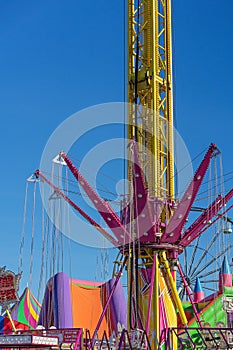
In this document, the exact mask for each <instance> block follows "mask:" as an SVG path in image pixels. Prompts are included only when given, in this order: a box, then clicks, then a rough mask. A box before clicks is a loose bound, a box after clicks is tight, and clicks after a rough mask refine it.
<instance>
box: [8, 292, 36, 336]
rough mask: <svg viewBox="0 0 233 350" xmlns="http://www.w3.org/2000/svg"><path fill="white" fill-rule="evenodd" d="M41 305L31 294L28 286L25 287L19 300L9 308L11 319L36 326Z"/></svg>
mask: <svg viewBox="0 0 233 350" xmlns="http://www.w3.org/2000/svg"><path fill="white" fill-rule="evenodd" d="M40 309H41V305H40V303H39V302H38V301H37V300H36V298H35V297H34V296H33V295H32V293H31V291H30V290H29V288H25V290H24V292H23V294H22V295H21V297H20V299H19V301H18V302H17V303H16V304H15V305H14V306H13V308H12V309H11V317H12V319H13V320H16V321H18V322H21V323H23V324H25V325H28V326H29V327H30V328H33V329H34V328H36V326H37V322H38V319H39V314H40Z"/></svg>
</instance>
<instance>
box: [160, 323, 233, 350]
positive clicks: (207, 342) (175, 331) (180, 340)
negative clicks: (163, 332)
mask: <svg viewBox="0 0 233 350" xmlns="http://www.w3.org/2000/svg"><path fill="white" fill-rule="evenodd" d="M174 343H176V344H177V349H178V350H184V349H185V350H192V349H197V350H202V349H203V350H204V349H212V350H213V349H225V350H226V349H228V350H233V329H232V328H208V327H203V328H191V327H190V328H169V329H168V330H167V336H166V343H165V349H166V350H173V349H174Z"/></svg>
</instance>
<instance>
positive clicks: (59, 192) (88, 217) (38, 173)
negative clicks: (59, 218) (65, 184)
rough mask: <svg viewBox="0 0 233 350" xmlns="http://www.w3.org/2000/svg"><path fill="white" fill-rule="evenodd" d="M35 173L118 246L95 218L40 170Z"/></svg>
mask: <svg viewBox="0 0 233 350" xmlns="http://www.w3.org/2000/svg"><path fill="white" fill-rule="evenodd" d="M35 175H36V176H38V177H40V178H41V179H42V180H44V181H45V182H47V184H48V185H49V186H50V187H51V188H53V189H54V191H56V192H57V193H58V194H59V195H60V196H61V197H62V198H63V199H65V201H66V202H67V203H69V204H70V205H71V206H72V207H73V208H74V209H75V210H76V211H77V212H79V214H81V215H82V216H83V217H84V218H85V219H86V220H87V221H88V222H89V223H90V224H91V225H92V226H94V227H95V228H96V229H97V230H98V231H99V232H100V233H101V234H102V235H103V236H104V237H105V238H107V239H108V240H109V241H110V242H111V243H112V244H113V245H114V246H116V247H117V246H118V242H117V241H116V240H115V239H114V238H113V237H112V236H111V235H110V234H109V233H108V232H107V231H106V230H104V229H103V228H102V227H101V226H100V225H99V224H98V223H97V222H96V221H95V220H93V219H92V218H91V217H90V216H89V215H87V214H86V213H85V212H84V211H83V210H82V209H81V208H80V207H79V206H78V205H77V204H75V203H74V202H73V201H72V200H71V199H70V198H68V197H67V196H66V195H65V194H64V193H63V192H62V191H61V190H60V189H59V188H58V187H56V186H54V184H53V183H52V182H50V181H49V180H48V179H47V178H46V177H45V176H44V175H43V174H42V173H41V172H40V170H36V172H35Z"/></svg>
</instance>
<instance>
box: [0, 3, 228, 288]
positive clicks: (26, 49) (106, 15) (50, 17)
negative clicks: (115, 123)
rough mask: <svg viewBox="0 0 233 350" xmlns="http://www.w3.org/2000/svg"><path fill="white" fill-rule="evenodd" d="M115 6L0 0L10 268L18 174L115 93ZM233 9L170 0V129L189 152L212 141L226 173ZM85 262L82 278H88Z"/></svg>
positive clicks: (17, 229) (21, 189) (119, 26)
mask: <svg viewBox="0 0 233 350" xmlns="http://www.w3.org/2000/svg"><path fill="white" fill-rule="evenodd" d="M123 9H124V4H123V1H122V0H119V1H115V2H110V1H106V0H99V1H93V0H90V1H80V2H78V1H75V0H68V1H64V0H63V1H62V0H56V1H55V0H49V1H45V0H41V1H29V0H21V1H17V0H10V1H7V2H6V1H3V0H0V47H1V55H0V77H1V78H0V96H1V103H0V117H1V138H0V148H1V153H2V156H1V173H0V177H1V183H2V188H1V201H0V225H1V238H2V239H1V258H0V266H2V265H6V266H7V268H9V269H13V270H14V271H17V269H18V255H19V244H20V237H21V227H22V220H23V201H24V193H25V180H26V178H28V176H30V175H31V173H32V172H33V171H34V170H35V169H37V168H38V166H39V162H40V158H41V154H42V152H43V149H44V146H45V144H46V142H47V140H48V138H49V136H50V135H51V133H52V132H53V131H54V129H55V128H56V127H57V126H58V125H59V124H60V123H61V122H62V121H63V120H65V119H66V118H67V117H69V116H70V115H72V114H73V113H75V112H77V111H79V110H81V109H83V108H85V107H89V106H92V105H95V104H100V103H105V102H115V101H123V100H124V15H123V14H124V11H123ZM232 12H233V3H232V1H231V0H225V1H223V2H221V5H220V3H219V1H217V0H212V1H210V0H205V1H199V2H198V1H194V0H190V1H186V2H185V4H184V1H183V0H176V1H174V37H175V50H174V56H175V67H176V68H175V75H176V86H175V96H176V123H177V129H178V131H179V132H180V134H181V135H182V137H183V138H184V141H185V143H186V145H187V147H188V149H189V152H190V154H191V157H192V158H193V157H195V155H196V154H198V153H200V152H201V151H203V149H205V148H206V147H208V145H209V143H210V142H211V141H213V142H215V143H216V144H217V145H218V147H219V148H220V149H221V151H222V153H223V163H224V172H225V173H227V172H230V171H232V170H233V169H232V127H233V118H232V80H233V71H232V62H233V57H232V56H233V48H232V36H233V28H232ZM229 187H230V183H229V182H228V188H229ZM75 249H76V248H75ZM84 250H85V249H84ZM25 254H26V253H25ZM75 254H76V251H75ZM88 254H89V253H88V250H86V251H85V252H84V253H80V256H81V259H82V261H84V260H85V259H84V258H85V256H88ZM85 264H86V265H85V266H86V269H80V272H82V277H81V278H84V275H87V276H86V278H88V277H89V276H90V278H93V274H92V273H91V271H93V270H92V267H91V261H90V259H86V262H85ZM81 270H82V271H81ZM84 272H85V274H84ZM78 273H79V271H77V276H76V277H77V278H78V277H79V276H78ZM26 280H27V278H26V277H25V280H24V283H25V281H26Z"/></svg>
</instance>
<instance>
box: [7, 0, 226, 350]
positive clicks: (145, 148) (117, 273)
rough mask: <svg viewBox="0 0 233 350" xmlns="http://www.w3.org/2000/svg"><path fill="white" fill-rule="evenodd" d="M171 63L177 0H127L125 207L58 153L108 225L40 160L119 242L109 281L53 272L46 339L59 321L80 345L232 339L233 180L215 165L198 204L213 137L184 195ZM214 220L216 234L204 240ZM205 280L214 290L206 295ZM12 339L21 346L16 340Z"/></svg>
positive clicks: (159, 345) (58, 190) (160, 345)
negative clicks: (178, 181)
mask: <svg viewBox="0 0 233 350" xmlns="http://www.w3.org/2000/svg"><path fill="white" fill-rule="evenodd" d="M172 68H173V64H172V20H171V2H170V0H165V1H164V0H155V1H148V0H139V1H138V2H133V1H131V0H129V2H128V102H129V103H128V105H127V116H128V122H127V125H128V139H129V142H128V144H127V152H128V157H127V158H128V163H127V175H128V179H129V184H130V185H129V188H128V191H127V195H126V194H125V196H124V200H123V201H122V205H121V213H120V215H118V213H117V212H116V210H115V209H114V208H113V207H112V206H111V205H110V203H109V202H107V201H106V200H104V199H103V198H101V196H100V195H99V194H98V192H97V191H96V190H95V189H94V188H92V187H91V185H90V184H89V182H88V181H87V179H86V178H85V177H84V176H83V175H82V173H81V172H80V170H79V169H78V168H77V167H76V166H75V165H74V163H73V162H72V161H71V158H70V157H69V156H68V155H67V154H66V153H65V152H63V151H61V152H60V154H59V155H58V158H57V159H58V161H57V162H58V163H59V162H60V163H61V165H62V166H64V165H65V166H66V168H68V169H69V171H70V172H71V174H72V175H73V177H74V179H75V180H76V181H77V183H78V184H79V186H80V187H81V189H82V191H83V193H85V194H86V195H87V197H88V198H89V200H90V201H91V203H92V204H93V206H94V207H95V209H96V211H97V212H98V213H99V215H100V217H101V218H102V220H103V222H104V223H105V227H104V226H103V225H101V224H100V223H98V222H97V220H94V219H93V218H92V217H91V216H90V215H88V214H87V213H86V212H85V211H84V210H83V209H82V208H81V207H80V206H79V205H77V204H76V203H75V201H74V200H72V199H71V198H70V197H69V193H68V191H65V190H64V189H63V188H62V186H61V185H59V183H58V184H55V183H54V182H53V179H52V180H50V179H48V177H47V176H46V174H44V173H43V170H37V171H36V172H35V174H34V176H33V177H32V178H31V180H32V181H34V183H35V182H37V181H41V182H43V183H46V184H48V185H49V186H50V187H51V188H52V190H53V191H54V193H55V195H56V196H57V198H59V199H61V198H62V199H63V200H64V201H65V202H67V203H68V204H69V205H70V206H71V207H72V208H73V209H74V210H75V211H77V212H78V213H79V215H81V216H82V217H83V218H84V219H85V220H86V221H87V222H88V223H89V224H91V225H92V226H93V227H95V228H96V229H97V231H98V232H99V233H100V234H101V235H103V237H105V239H107V240H108V241H109V242H110V243H111V244H112V245H113V246H114V247H116V249H117V250H118V252H119V254H118V257H117V259H116V261H115V267H114V276H113V277H114V279H112V280H111V281H109V282H108V286H110V287H108V288H107V287H106V284H103V285H95V286H93V285H92V288H89V287H90V286H89V287H87V286H81V285H80V283H76V284H78V286H77V285H76V286H75V283H73V282H72V280H69V279H68V277H67V276H65V275H64V274H57V275H55V276H51V279H50V280H49V282H48V284H47V287H46V292H45V296H44V300H43V303H42V309H41V311H40V316H39V321H38V324H39V325H42V326H43V327H45V329H44V328H43V330H39V331H37V332H40V336H41V337H42V338H43V339H42V340H43V341H45V338H46V336H47V335H49V337H50V338H49V341H50V343H47V345H46V343H44V347H46V346H47V347H51V346H52V345H53V346H55V347H56V346H58V344H56V340H54V339H55V338H56V337H57V336H58V335H59V331H58V330H56V331H55V330H50V331H49V330H48V329H49V327H51V326H56V327H57V328H62V329H63V330H61V332H60V333H62V332H64V329H70V330H69V331H71V329H74V330H75V333H74V334H73V338H74V340H72V342H71V341H70V343H73V346H74V348H75V349H82V348H85V349H88V350H89V349H96V348H100V349H153V350H157V349H207V348H209V349H220V348H222V349H230V348H232V347H233V330H232V323H233V306H232V305H233V288H232V275H231V272H230V266H229V263H228V256H229V252H230V251H231V248H232V244H231V243H230V242H229V241H225V240H224V235H226V234H228V233H231V229H230V227H229V226H228V224H229V223H230V224H231V219H230V218H229V217H228V212H229V211H230V210H231V209H232V205H230V206H229V207H227V206H226V205H227V203H228V202H229V201H230V200H231V198H232V196H233V189H231V190H230V191H228V192H227V193H226V194H225V193H224V191H223V189H222V188H221V184H222V179H221V178H220V185H216V183H215V180H216V179H217V178H218V176H217V175H216V174H214V175H215V178H214V179H212V178H211V181H210V182H211V183H214V186H213V187H214V191H212V192H211V197H210V199H211V200H210V201H209V202H208V204H207V205H206V206H205V207H202V208H199V207H198V208H197V207H195V200H196V199H197V196H198V193H199V192H200V188H201V185H203V184H204V177H205V175H206V173H207V170H208V168H210V163H211V162H212V161H213V162H214V163H215V165H214V168H216V159H217V156H219V153H220V152H219V150H218V148H217V146H216V145H215V144H211V145H210V146H209V148H208V149H207V150H206V152H205V155H204V158H203V160H202V161H201V163H200V165H199V166H198V167H197V170H196V172H195V173H194V176H193V178H192V179H191V181H190V183H189V185H188V186H187V188H186V189H185V190H184V191H183V193H182V194H181V195H180V196H179V198H178V196H177V194H176V186H175V178H176V168H175V151H174V126H173V124H174V122H173V85H174V84H173V72H172ZM54 156H55V155H54ZM219 189H220V191H218V190H219ZM197 210H198V211H200V215H199V216H198V217H195V218H193V214H192V212H193V211H197ZM188 220H191V224H188ZM219 222H220V224H219ZM215 224H217V226H214V225H215ZM213 227H215V231H214V233H211V238H208V239H206V238H205V241H203V237H204V235H205V234H206V233H207V232H210V231H209V230H210V228H213ZM217 242H218V245H216V244H217ZM219 242H220V243H219ZM226 243H227V244H226ZM124 270H126V271H127V304H128V306H127V321H126V319H125V315H126V312H125V306H124V302H123V300H124V293H123V289H122V287H121V285H120V278H121V275H122V273H123V271H124ZM207 276H209V277H208V278H209V280H208V281H206V277H207ZM210 276H211V277H210ZM84 285H85V283H84ZM94 287H95V288H94ZM83 288H84V290H83ZM202 288H206V289H207V290H209V291H210V292H211V293H209V294H208V295H206V296H205V295H204V292H203V289H202ZM104 290H105V292H104ZM88 293H89V295H90V298H95V300H96V302H95V306H96V307H97V308H96V309H95V311H92V312H94V314H95V317H94V318H93V317H92V316H93V314H92V315H91V313H92V312H91V311H89V312H87V315H88V317H87V318H86V316H87V315H85V317H83V315H84V313H85V311H83V310H82V311H81V304H82V300H86V307H87V305H89V304H90V299H88V298H89V297H87V295H88ZM94 294H95V296H94ZM103 295H104V297H103ZM119 296H120V298H119ZM82 298H84V299H82ZM116 299H119V300H121V304H119V302H120V301H119V300H118V301H116ZM75 303H76V304H75ZM80 303H81V304H80ZM84 305H85V303H84ZM84 307H85V306H84ZM119 311H120V312H119ZM93 320H94V321H93ZM93 322H94V323H93ZM83 328H85V330H83ZM41 332H42V333H41ZM46 332H47V333H46ZM22 334H23V332H22ZM45 334H46V335H45ZM53 337H55V338H54V339H53ZM73 338H72V339H73ZM56 339H57V338H56ZM29 340H30V339H29ZM53 342H54V343H53ZM2 344H3V343H2V340H1V345H2ZM12 344H14V346H16V342H15V343H11V346H12ZM17 346H18V347H22V346H23V347H33V346H32V342H31V343H30V346H29V345H28V346H26V342H25V341H24V343H23V345H20V344H19V343H18V345H17ZM35 346H38V344H37V345H35ZM59 346H60V348H62V345H59ZM4 347H6V343H5V345H4Z"/></svg>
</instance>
